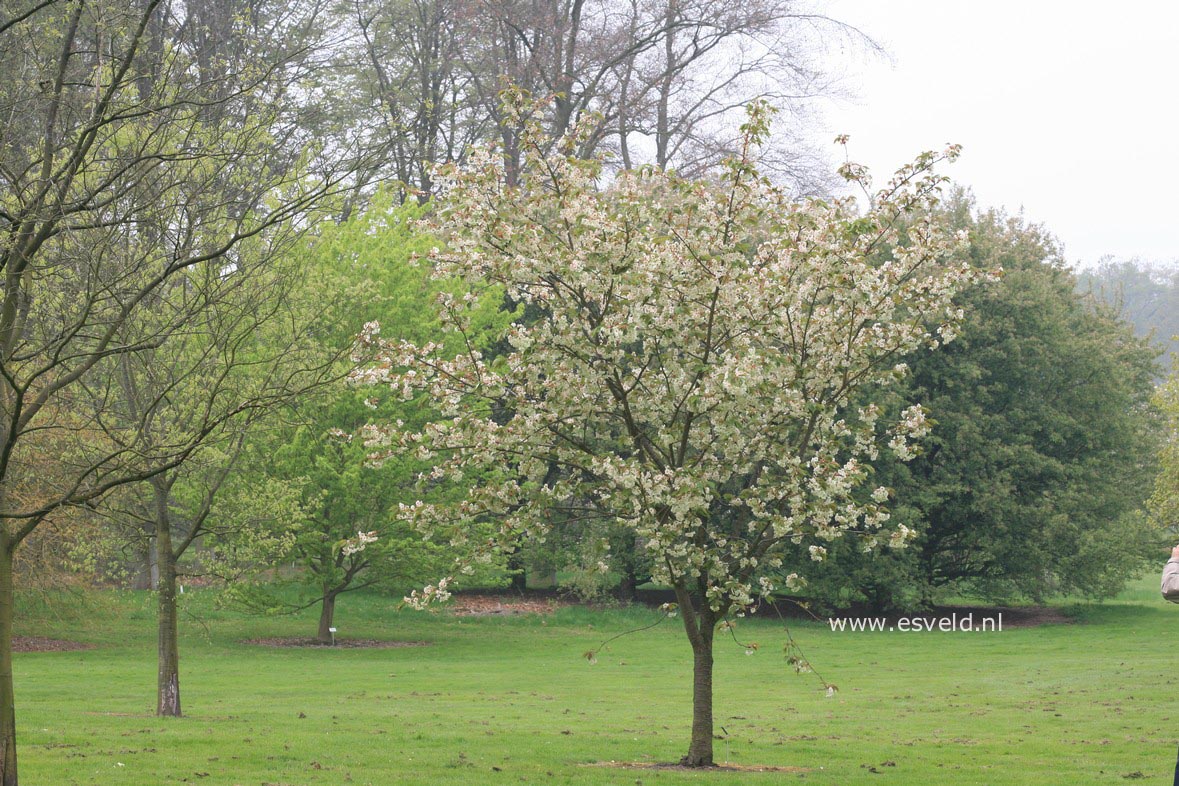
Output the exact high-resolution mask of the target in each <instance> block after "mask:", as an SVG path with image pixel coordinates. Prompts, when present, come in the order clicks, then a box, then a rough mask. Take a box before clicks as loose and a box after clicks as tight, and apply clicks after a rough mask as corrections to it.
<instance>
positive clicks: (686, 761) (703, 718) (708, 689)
mask: <svg viewBox="0 0 1179 786" xmlns="http://www.w3.org/2000/svg"><path fill="white" fill-rule="evenodd" d="M675 595H676V601H677V602H678V603H679V607H680V618H681V619H682V620H683V621H684V632H685V633H687V634H688V642H689V643H690V644H691V645H692V741H691V743H690V744H689V745H688V755H686V756H684V757H683V758H682V759H680V764H682V765H683V766H685V767H712V766H714V764H713V761H712V641H713V637H714V635H715V633H716V623H717V620H718V619H719V617H718V615H717V613H716V612H714V611H713V610H712V609H711V608H709V605H708V601H706V600H704V601H701V604H700V610H699V611H697V610H696V609H695V608H694V607H693V604H692V597H691V595H690V594H689V592H688V588H687V586H686V585H684V584H679V583H677V584H676V585H675Z"/></svg>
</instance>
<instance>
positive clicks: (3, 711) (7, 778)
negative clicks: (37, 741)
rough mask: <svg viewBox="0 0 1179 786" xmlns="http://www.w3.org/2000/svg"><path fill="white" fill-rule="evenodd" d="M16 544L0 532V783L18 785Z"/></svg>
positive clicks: (5, 785)
mask: <svg viewBox="0 0 1179 786" xmlns="http://www.w3.org/2000/svg"><path fill="white" fill-rule="evenodd" d="M15 549H16V544H15V543H13V542H12V541H11V539H10V538H9V536H8V534H7V533H0V783H2V784H3V786H17V779H16V697H15V694H14V693H13V688H12V616H13V608H12V603H13V593H12V586H13V584H12V556H13V551H14V550H15Z"/></svg>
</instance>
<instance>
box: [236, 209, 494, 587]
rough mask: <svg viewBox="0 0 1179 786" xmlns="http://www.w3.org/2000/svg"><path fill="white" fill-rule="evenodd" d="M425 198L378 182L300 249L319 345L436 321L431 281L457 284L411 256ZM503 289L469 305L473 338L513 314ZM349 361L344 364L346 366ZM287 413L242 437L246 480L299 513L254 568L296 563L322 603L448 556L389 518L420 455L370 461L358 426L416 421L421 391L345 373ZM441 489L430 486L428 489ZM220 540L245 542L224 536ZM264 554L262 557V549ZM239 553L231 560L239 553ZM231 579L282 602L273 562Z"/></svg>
mask: <svg viewBox="0 0 1179 786" xmlns="http://www.w3.org/2000/svg"><path fill="white" fill-rule="evenodd" d="M423 212H424V208H423V207H421V206H418V205H416V204H414V203H412V202H411V203H406V204H398V200H397V199H396V195H395V194H393V193H391V192H382V193H379V194H378V195H377V196H376V198H375V199H374V200H373V202H372V203H371V204H370V206H369V207H368V209H366V210H364V211H362V212H360V213H357V214H356V215H354V216H353V217H352V218H351V219H350V220H349V221H347V222H344V223H342V224H339V225H335V226H332V227H329V228H327V229H325V230H324V231H323V232H322V233H321V234H320V236H319V237H318V238H317V239H316V241H315V242H314V243H313V244H312V245H311V247H310V248H309V249H307V250H306V251H305V252H304V253H306V254H307V264H308V265H309V268H310V273H309V276H308V280H307V284H306V287H305V289H304V290H303V292H302V293H301V294H300V295H298V297H301V298H302V300H303V304H304V308H305V310H306V313H307V315H308V321H309V323H310V326H311V329H312V331H313V332H314V335H315V336H316V338H317V339H318V340H319V341H320V342H321V343H322V344H323V346H324V349H325V352H328V353H330V352H333V351H337V350H338V349H339V348H341V347H346V346H348V345H349V344H350V343H351V341H352V339H353V337H354V336H355V335H356V334H357V333H359V332H360V330H361V329H362V328H363V327H364V325H365V323H367V322H371V321H377V322H379V323H380V324H381V326H382V332H383V334H384V335H386V336H390V337H392V338H400V339H405V340H413V341H426V340H428V339H429V338H430V337H432V336H433V335H435V333H436V332H437V329H438V326H437V320H436V317H435V315H434V314H435V312H434V310H433V308H431V301H432V300H433V299H434V298H435V297H437V296H438V294H439V292H449V293H450V294H454V293H456V292H458V291H459V289H458V287H457V285H454V284H453V283H450V282H442V283H437V282H434V281H432V280H431V278H430V275H429V270H428V267H427V266H426V265H419V264H418V263H417V262H416V257H418V256H419V255H422V254H425V253H427V252H428V251H429V250H430V248H431V247H432V246H433V245H435V244H436V242H437V241H436V240H435V239H434V238H431V237H430V236H429V235H426V234H424V233H421V232H418V231H417V229H416V226H415V222H416V221H417V220H418V219H419V218H420V217H421V215H422V213H423ZM502 302H503V298H502V295H501V294H500V293H496V292H492V293H488V294H487V295H485V296H484V298H483V299H482V300H481V301H480V302H478V303H477V304H475V310H476V312H477V316H476V317H475V318H474V319H473V320H472V323H473V326H474V327H473V330H474V333H475V335H476V339H475V340H476V341H477V342H481V343H486V341H487V340H488V339H487V338H486V337H488V336H492V335H496V334H498V332H500V330H501V329H502V326H503V325H504V324H506V323H507V322H508V321H510V320H511V318H512V313H511V312H509V311H503V310H501V309H500V305H501V304H502ZM347 367H348V364H347V363H346V362H343V361H342V363H341V369H342V370H346V369H347ZM291 414H292V417H291V418H289V419H288V420H287V421H285V422H276V423H274V424H273V425H272V427H271V428H270V429H268V430H267V431H266V432H264V433H263V434H261V435H259V436H258V437H257V438H255V439H253V440H252V441H251V444H250V446H249V451H250V453H251V459H250V461H249V462H248V463H249V465H250V470H249V471H248V472H247V473H245V475H244V476H243V482H244V484H245V487H246V488H266V487H267V486H268V485H271V486H273V485H275V484H277V485H279V486H281V487H283V488H286V489H288V490H290V491H291V492H292V493H293V494H294V495H295V497H296V507H297V508H298V512H297V514H294V515H291V516H289V517H287V518H286V519H285V520H283V521H279V520H277V519H276V520H274V524H275V525H276V526H278V527H279V528H280V531H279V532H275V533H273V534H272V535H271V536H270V540H274V539H277V538H286V539H287V540H288V542H287V545H286V547H285V548H284V549H282V550H278V549H274V550H270V551H269V552H266V551H265V550H262V551H259V550H253V551H251V550H250V549H249V548H248V547H246V548H245V551H244V552H243V553H245V554H253V555H254V556H255V557H258V558H259V559H258V560H257V562H256V563H255V567H256V568H257V567H269V566H273V565H275V564H276V562H277V559H276V558H278V557H280V555H281V557H282V558H283V559H284V560H286V561H290V562H292V563H293V564H294V565H295V571H294V572H293V573H292V572H288V575H287V578H289V579H291V580H292V581H293V582H294V583H295V584H297V585H299V586H301V587H303V588H304V590H305V593H306V594H305V595H304V597H303V599H302V600H300V601H298V605H303V604H314V603H323V602H325V601H328V602H330V601H331V600H332V599H334V598H335V597H336V596H337V595H338V594H341V593H344V592H350V591H354V590H357V589H360V588H363V587H376V588H379V589H382V590H384V591H388V592H392V593H398V594H403V593H405V592H407V591H408V590H410V589H411V588H412V587H413V586H414V585H415V584H417V583H420V582H423V581H425V580H426V579H428V578H430V577H432V576H434V575H435V574H437V573H439V572H441V571H442V570H443V568H442V564H443V562H444V561H445V562H449V560H450V559H451V558H452V555H451V553H450V552H449V551H448V549H447V545H446V544H439V543H431V542H429V541H427V540H424V539H423V538H422V537H421V536H420V535H419V534H418V533H416V532H415V531H414V530H412V529H411V528H410V527H408V526H407V525H405V524H404V523H401V522H400V521H398V520H397V518H396V515H395V514H396V512H397V509H398V505H399V504H401V503H404V502H411V501H412V500H413V499H415V498H416V492H413V491H412V488H413V487H414V485H415V484H416V483H417V481H418V476H419V475H420V474H421V473H422V472H423V471H425V470H426V469H427V468H428V465H427V464H426V463H425V462H423V461H422V460H421V459H419V458H417V457H415V456H413V455H411V454H406V455H401V456H397V457H396V458H394V459H392V460H389V461H386V462H385V465H384V467H383V468H382V469H381V470H379V471H378V470H375V469H373V468H372V467H371V466H369V465H368V457H369V454H370V453H371V452H372V447H371V446H370V445H368V444H367V442H366V439H365V438H364V434H363V427H364V426H365V424H366V423H368V422H369V421H370V420H371V419H372V418H374V417H378V418H389V419H392V420H399V421H402V422H406V423H409V424H413V425H414V426H420V425H422V424H424V423H426V422H429V421H430V420H431V419H432V418H433V413H432V410H431V408H430V405H429V401H428V400H427V399H426V398H424V397H417V398H415V399H409V400H402V399H401V397H400V396H398V395H397V393H396V392H395V391H390V390H387V389H379V390H373V389H371V388H370V389H365V390H363V391H361V390H357V389H355V388H352V387H349V386H347V385H345V384H343V383H342V382H341V383H340V384H339V385H337V386H335V387H332V388H330V389H328V390H326V391H324V392H323V394H322V395H318V396H315V397H311V398H308V399H305V400H303V401H301V402H300V403H299V405H298V407H297V410H296V411H295V412H293V413H291ZM447 493H448V492H447V489H446V488H445V487H444V486H437V485H436V487H435V488H434V489H433V494H434V495H435V496H439V495H441V496H445V495H446V494H447ZM224 548H225V549H226V550H234V551H236V550H239V549H242V548H243V545H242V544H241V542H240V538H233V539H231V540H230V542H227V543H226V544H225V546H224ZM267 556H268V558H267ZM241 562H242V561H241V560H238V564H241ZM256 574H257V575H255V577H254V580H253V581H250V582H242V583H239V584H237V585H236V587H235V590H234V593H233V595H234V597H235V599H236V600H237V601H238V602H243V603H245V604H247V605H249V606H253V607H256V608H267V609H272V610H277V609H281V608H287V607H289V606H290V600H289V598H290V595H289V593H287V592H285V591H284V590H283V587H282V584H283V582H278V583H275V582H274V581H273V576H272V575H271V574H270V573H257V571H256Z"/></svg>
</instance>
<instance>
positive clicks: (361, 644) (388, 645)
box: [244, 637, 430, 650]
mask: <svg viewBox="0 0 1179 786" xmlns="http://www.w3.org/2000/svg"><path fill="white" fill-rule="evenodd" d="M244 643H245V644H255V645H257V646H259V647H321V648H323V649H332V648H333V647H335V648H336V649H345V650H347V649H398V648H400V647H428V646H429V645H430V642H428V641H386V640H382V639H336V643H335V644H324V643H323V642H322V641H320V640H319V639H308V638H298V637H292V638H281V637H279V638H268V639H246V640H245V642H244Z"/></svg>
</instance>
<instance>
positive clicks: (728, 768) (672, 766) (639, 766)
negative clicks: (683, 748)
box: [585, 761, 811, 773]
mask: <svg viewBox="0 0 1179 786" xmlns="http://www.w3.org/2000/svg"><path fill="white" fill-rule="evenodd" d="M585 766H587V767H615V768H617V769H620V770H676V771H679V772H699V773H706V772H794V773H806V772H811V768H809V767H779V766H776V765H773V764H733V763H732V762H722V763H721V764H714V765H712V766H711V767H687V766H685V765H683V764H678V763H674V762H666V763H660V762H649V761H596V762H593V763H592V764H587V765H585Z"/></svg>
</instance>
